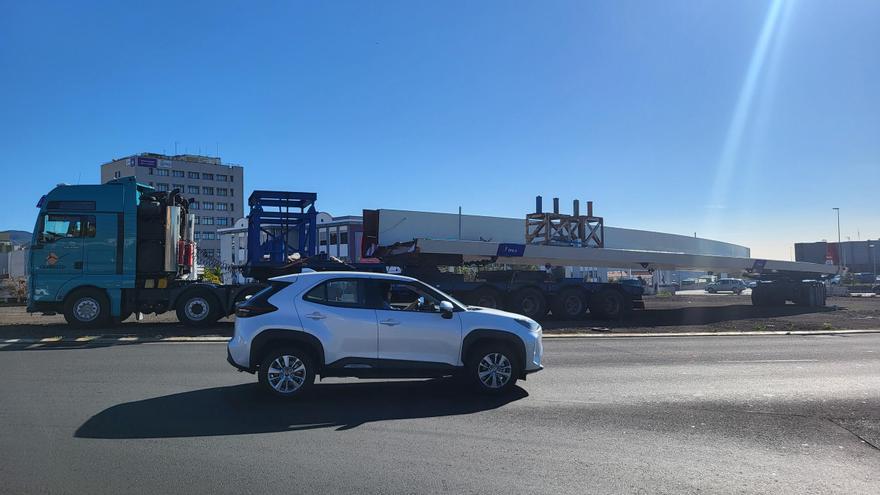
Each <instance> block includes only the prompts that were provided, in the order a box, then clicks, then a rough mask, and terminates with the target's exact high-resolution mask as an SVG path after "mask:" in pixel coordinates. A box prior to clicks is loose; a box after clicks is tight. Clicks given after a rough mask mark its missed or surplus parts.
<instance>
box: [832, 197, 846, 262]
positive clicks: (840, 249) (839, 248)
mask: <svg viewBox="0 0 880 495" xmlns="http://www.w3.org/2000/svg"><path fill="white" fill-rule="evenodd" d="M831 209H832V210H834V211H836V212H837V256H838V258H839V259H838V261H840V267H841V268H843V269H846V255H845V254H844V253H843V244H841V242H840V208H831Z"/></svg>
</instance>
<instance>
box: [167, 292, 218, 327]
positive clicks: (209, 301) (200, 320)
mask: <svg viewBox="0 0 880 495" xmlns="http://www.w3.org/2000/svg"><path fill="white" fill-rule="evenodd" d="M221 316H222V315H221V314H220V302H219V301H217V298H216V297H214V294H211V293H210V292H209V291H207V290H205V289H195V290H191V291H188V292H187V293H186V294H184V295H183V296H182V297H181V298H180V299H178V300H177V319H178V320H179V321H180V322H181V323H183V324H185V325H189V326H191V327H203V326H206V325H211V324H213V323H216V322H217V320H219V319H220V317H221Z"/></svg>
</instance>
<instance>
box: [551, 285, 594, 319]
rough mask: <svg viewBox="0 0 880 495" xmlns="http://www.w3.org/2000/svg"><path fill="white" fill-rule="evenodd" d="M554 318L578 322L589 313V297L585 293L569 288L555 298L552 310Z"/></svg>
mask: <svg viewBox="0 0 880 495" xmlns="http://www.w3.org/2000/svg"><path fill="white" fill-rule="evenodd" d="M550 311H551V312H552V313H553V317H555V318H559V319H561V320H577V319H579V318H583V317H584V315H586V313H587V296H586V295H585V294H584V291H582V290H580V289H576V288H573V287H569V288H568V289H563V290H562V291H560V292H559V294H557V295H556V297H554V298H553V305H552V308H551V310H550Z"/></svg>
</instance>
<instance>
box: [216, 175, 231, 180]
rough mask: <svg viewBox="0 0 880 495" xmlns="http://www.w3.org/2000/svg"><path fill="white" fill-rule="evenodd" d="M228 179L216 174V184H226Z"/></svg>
mask: <svg viewBox="0 0 880 495" xmlns="http://www.w3.org/2000/svg"><path fill="white" fill-rule="evenodd" d="M227 180H228V177H227V176H225V175H221V174H217V182H226V181H227Z"/></svg>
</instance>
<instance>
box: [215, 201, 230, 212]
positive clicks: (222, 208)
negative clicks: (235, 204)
mask: <svg viewBox="0 0 880 495" xmlns="http://www.w3.org/2000/svg"><path fill="white" fill-rule="evenodd" d="M227 206H228V205H227V204H226V203H217V209H218V210H219V211H226V210H227V209H228V208H227Z"/></svg>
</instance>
